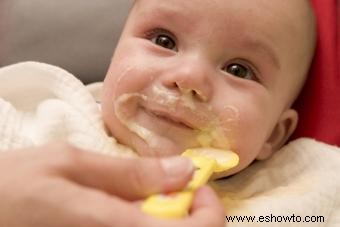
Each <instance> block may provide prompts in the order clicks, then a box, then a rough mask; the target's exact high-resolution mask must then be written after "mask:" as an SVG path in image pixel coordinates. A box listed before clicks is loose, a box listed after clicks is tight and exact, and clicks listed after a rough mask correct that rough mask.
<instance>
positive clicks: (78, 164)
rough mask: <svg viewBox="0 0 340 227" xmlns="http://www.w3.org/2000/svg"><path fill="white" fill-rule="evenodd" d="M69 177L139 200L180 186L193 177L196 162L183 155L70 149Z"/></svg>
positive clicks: (183, 185)
mask: <svg viewBox="0 0 340 227" xmlns="http://www.w3.org/2000/svg"><path fill="white" fill-rule="evenodd" d="M71 153H72V154H71V156H72V157H71V158H69V159H71V160H72V161H71V162H69V165H67V167H66V168H65V170H66V171H65V173H66V175H67V177H69V178H70V179H71V180H73V181H75V182H77V183H79V184H81V185H84V186H88V187H93V188H97V189H100V190H105V191H106V192H109V193H111V194H115V195H117V196H119V197H122V198H125V199H129V200H136V199H141V198H145V197H147V196H148V195H150V194H153V193H159V192H168V191H175V190H179V189H181V188H183V187H185V186H186V184H187V182H188V181H189V180H190V179H191V176H192V173H193V170H194V166H193V164H192V162H191V161H190V160H189V159H187V158H184V157H180V156H176V157H170V158H166V159H154V158H133V159H127V158H118V157H111V156H105V155H101V154H94V153H91V152H81V151H80V152H79V151H77V152H71Z"/></svg>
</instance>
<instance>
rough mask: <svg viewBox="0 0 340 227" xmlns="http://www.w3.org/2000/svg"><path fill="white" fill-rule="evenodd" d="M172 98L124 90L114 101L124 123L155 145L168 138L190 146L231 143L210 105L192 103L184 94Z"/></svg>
mask: <svg viewBox="0 0 340 227" xmlns="http://www.w3.org/2000/svg"><path fill="white" fill-rule="evenodd" d="M150 97H157V98H150ZM170 98H171V99H170ZM170 98H168V99H167V100H166V101H163V100H162V99H160V98H159V96H155V95H154V96H146V95H143V94H139V93H129V94H123V95H121V96H120V97H118V98H117V100H116V101H115V103H114V105H115V114H116V117H117V118H118V119H119V120H120V121H121V123H122V124H123V125H125V126H126V127H127V128H128V129H129V130H130V131H132V132H134V133H135V134H137V135H138V136H139V137H140V138H142V139H143V140H144V141H145V142H146V143H147V144H148V145H149V146H150V147H151V148H154V149H156V148H159V146H160V144H159V143H160V142H161V141H164V140H167V141H172V143H174V144H176V146H179V147H181V148H182V149H183V148H186V147H188V146H189V147H200V146H211V147H215V146H216V147H217V148H225V147H229V142H228V141H229V139H228V137H227V135H226V134H225V132H224V131H223V128H221V119H219V118H218V117H217V116H216V115H215V114H214V113H213V112H212V111H211V110H210V108H209V107H207V106H205V105H199V106H197V105H196V104H195V105H191V103H189V104H190V105H188V103H187V102H186V100H183V99H181V97H170ZM193 104H194V103H193ZM162 143H163V142H162Z"/></svg>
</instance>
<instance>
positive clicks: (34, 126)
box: [0, 62, 133, 156]
mask: <svg viewBox="0 0 340 227" xmlns="http://www.w3.org/2000/svg"><path fill="white" fill-rule="evenodd" d="M0 81H1V82H0V97H1V98H0V151H1V150H10V149H15V148H21V147H27V146H37V145H41V144H45V143H47V142H49V141H53V140H66V141H68V142H70V143H72V144H73V145H75V146H78V147H80V148H83V149H86V150H91V151H97V152H101V153H106V154H115V155H122V156H132V155H133V152H132V151H131V150H130V149H128V148H127V147H123V146H122V145H119V144H118V143H117V142H116V140H115V139H114V138H112V137H109V136H108V134H107V132H106V131H105V127H104V123H103V121H102V118H101V114H100V111H99V108H98V105H97V104H96V102H95V100H94V98H93V97H92V96H91V94H90V92H89V91H88V90H87V88H86V87H85V86H84V85H83V84H82V83H81V82H80V81H79V80H78V79H76V78H75V77H74V76H73V75H71V74H69V73H68V72H66V71H65V70H63V69H60V68H58V67H55V66H51V65H48V64H43V63H37V62H24V63H19V64H15V65H11V66H7V67H4V68H1V69H0Z"/></svg>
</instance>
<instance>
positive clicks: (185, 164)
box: [161, 156, 194, 177]
mask: <svg viewBox="0 0 340 227" xmlns="http://www.w3.org/2000/svg"><path fill="white" fill-rule="evenodd" d="M161 165H162V167H163V169H164V171H165V172H166V174H167V175H168V176H169V177H180V176H183V175H186V174H190V173H192V172H193V171H194V165H193V163H192V161H191V160H190V159H189V158H186V157H181V156H174V157H171V158H164V159H162V160H161Z"/></svg>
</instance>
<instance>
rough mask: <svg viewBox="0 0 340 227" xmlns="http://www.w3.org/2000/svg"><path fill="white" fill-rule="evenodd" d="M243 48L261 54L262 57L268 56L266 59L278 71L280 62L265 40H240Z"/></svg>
mask: <svg viewBox="0 0 340 227" xmlns="http://www.w3.org/2000/svg"><path fill="white" fill-rule="evenodd" d="M242 45H243V47H246V48H248V49H249V50H251V51H256V52H260V53H263V54H264V55H266V56H268V59H269V60H270V61H271V62H272V63H273V65H274V66H275V68H277V69H280V67H281V65H280V61H279V59H278V56H277V54H276V52H275V51H274V48H273V47H272V46H271V45H270V43H268V42H266V41H265V40H263V41H262V40H260V39H253V38H249V37H247V38H245V39H244V40H242Z"/></svg>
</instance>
